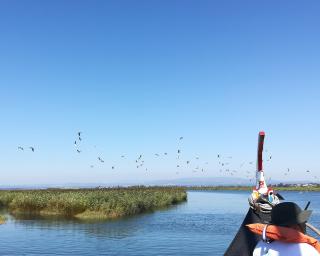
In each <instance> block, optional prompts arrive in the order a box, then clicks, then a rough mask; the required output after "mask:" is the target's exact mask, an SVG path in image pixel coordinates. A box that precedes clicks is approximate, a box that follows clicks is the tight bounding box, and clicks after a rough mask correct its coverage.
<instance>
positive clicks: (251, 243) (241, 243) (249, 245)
mask: <svg viewBox="0 0 320 256" xmlns="http://www.w3.org/2000/svg"><path fill="white" fill-rule="evenodd" d="M264 137H265V133H264V132H260V133H259V138H258V156H257V172H256V186H255V188H254V189H253V192H252V195H251V197H252V196H261V195H264V196H265V199H264V200H263V201H262V202H261V203H262V204H261V205H260V206H263V204H265V207H266V209H261V208H260V209H257V208H258V207H260V206H259V205H257V208H256V207H254V205H251V207H250V208H249V210H248V212H247V214H246V216H245V218H244V220H243V222H242V224H241V226H240V228H239V230H238V232H237V234H236V236H235V237H234V239H233V241H232V242H231V244H230V245H229V247H228V249H227V251H226V252H225V254H224V255H225V256H247V255H248V256H251V255H252V253H253V250H254V248H255V246H256V244H257V243H258V241H259V240H260V239H261V237H260V236H258V235H256V234H254V233H252V232H250V231H249V229H248V228H247V227H246V225H247V224H252V223H265V224H267V223H269V222H270V220H271V209H272V203H270V202H268V196H273V197H274V198H277V199H278V200H279V199H281V200H282V199H283V198H282V197H281V196H280V195H279V194H274V193H273V190H272V189H270V188H268V187H267V184H266V182H265V179H264V172H263V166H262V153H263V144H264ZM261 198H263V197H261ZM249 203H250V200H249Z"/></svg>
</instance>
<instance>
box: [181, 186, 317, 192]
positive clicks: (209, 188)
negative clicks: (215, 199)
mask: <svg viewBox="0 0 320 256" xmlns="http://www.w3.org/2000/svg"><path fill="white" fill-rule="evenodd" d="M271 187H272V188H273V189H274V190H276V191H315V192H320V186H304V187H302V186H271ZM185 189H186V190H202V191H219V190H220V191H221V190H223V191H252V189H253V186H251V187H250V186H190V187H185Z"/></svg>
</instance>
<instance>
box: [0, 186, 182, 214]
mask: <svg viewBox="0 0 320 256" xmlns="http://www.w3.org/2000/svg"><path fill="white" fill-rule="evenodd" d="M186 199H187V194H186V191H185V190H184V189H183V188H160V187H148V188H147V187H131V188H107V189H70V190H62V189H55V190H53V189H47V190H19V191H17V190H15V191H14V190H11V191H8V190H4V191H0V206H1V207H2V208H5V209H7V210H8V211H9V212H10V213H13V214H21V213H22V214H38V215H60V216H64V217H76V218H86V219H109V218H118V217H123V216H129V215H134V214H138V213H142V212H146V211H152V210H155V209H159V208H163V207H166V206H170V205H172V204H176V203H179V202H182V201H185V200H186Z"/></svg>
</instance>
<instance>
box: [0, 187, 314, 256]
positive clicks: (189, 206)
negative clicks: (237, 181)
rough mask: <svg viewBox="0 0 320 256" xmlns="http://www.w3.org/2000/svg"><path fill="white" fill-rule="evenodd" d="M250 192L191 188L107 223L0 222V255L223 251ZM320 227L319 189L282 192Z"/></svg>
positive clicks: (71, 221) (204, 252)
mask: <svg viewBox="0 0 320 256" xmlns="http://www.w3.org/2000/svg"><path fill="white" fill-rule="evenodd" d="M248 194H249V193H248V192H189V193H188V202H187V203H183V204H180V205H177V206H174V207H172V208H169V209H167V210H161V211H156V212H154V213H147V214H142V215H139V216H134V217H130V218H124V219H120V220H113V221H108V222H105V221H103V222H95V223H92V222H91V223H88V222H81V221H75V220H58V219H52V218H50V219H48V218H42V219H40V220H34V219H33V218H26V217H25V218H23V219H13V218H10V219H9V221H8V222H7V224H5V225H1V226H0V230H1V232H0V254H1V255H223V253H224V251H225V249H226V248H227V246H228V245H229V243H230V242H231V240H232V239H233V236H234V235H235V233H236V231H237V229H238V227H239V225H240V224H241V222H242V220H243V217H244V215H245V214H246V212H247V209H248V204H247V197H248ZM282 194H283V196H284V197H285V198H286V199H287V200H288V201H295V202H297V203H298V204H299V205H300V206H301V207H304V206H305V204H306V202H307V201H308V200H310V201H311V205H310V209H312V210H314V212H313V215H312V218H311V223H312V224H314V225H315V226H317V227H319V226H320V200H319V199H320V193H311V192H310V193H296V192H283V193H282Z"/></svg>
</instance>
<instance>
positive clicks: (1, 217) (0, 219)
mask: <svg viewBox="0 0 320 256" xmlns="http://www.w3.org/2000/svg"><path fill="white" fill-rule="evenodd" d="M5 222H6V218H5V217H4V216H2V215H0V225H1V224H4V223H5Z"/></svg>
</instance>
